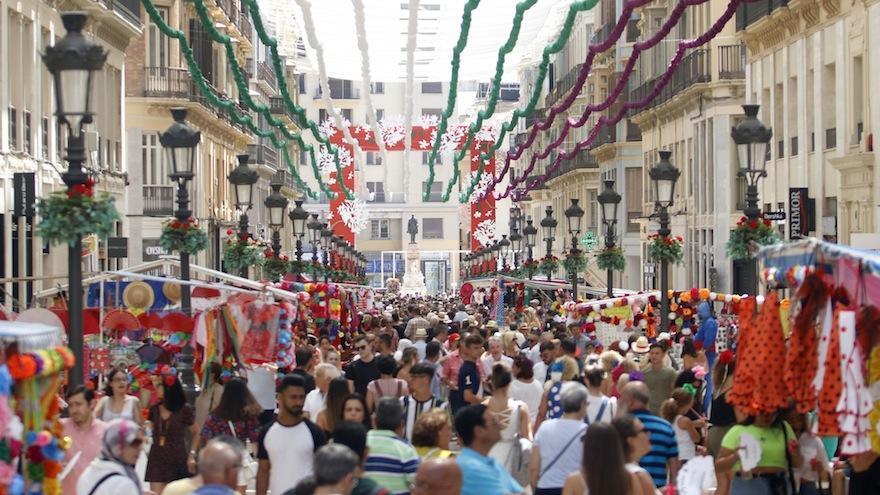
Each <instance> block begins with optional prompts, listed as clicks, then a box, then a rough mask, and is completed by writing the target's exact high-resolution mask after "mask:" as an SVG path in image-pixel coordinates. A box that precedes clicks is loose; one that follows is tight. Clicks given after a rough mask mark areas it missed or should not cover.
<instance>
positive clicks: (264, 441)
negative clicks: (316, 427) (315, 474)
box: [257, 421, 315, 493]
mask: <svg viewBox="0 0 880 495" xmlns="http://www.w3.org/2000/svg"><path fill="white" fill-rule="evenodd" d="M314 456H315V441H314V440H313V439H312V433H311V431H309V427H308V426H307V425H306V422H305V421H301V422H300V423H299V424H298V425H296V426H284V425H282V424H281V423H279V422H277V421H275V422H274V423H272V425H271V426H269V428H268V429H267V430H266V431H265V432H264V433H263V434H262V435H261V436H260V445H259V452H258V454H257V457H258V458H260V459H266V458H268V459H269V462H271V463H272V468H271V470H270V472H269V490H270V491H271V492H272V493H284V492H286V491H287V490H290V489H291V488H293V487H295V486H296V484H297V483H299V482H300V480H302V479H303V478H305V477H306V476H309V475H311V474H312V462H313V460H314Z"/></svg>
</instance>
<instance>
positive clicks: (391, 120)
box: [379, 116, 406, 147]
mask: <svg viewBox="0 0 880 495" xmlns="http://www.w3.org/2000/svg"><path fill="white" fill-rule="evenodd" d="M379 132H381V134H382V141H384V142H385V146H386V147H392V146H394V145H396V144H397V143H399V142H401V141H403V138H404V137H406V132H405V129H404V126H403V117H400V116H397V117H386V118H384V119H382V120H380V121H379Z"/></svg>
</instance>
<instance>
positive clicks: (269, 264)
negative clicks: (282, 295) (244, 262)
mask: <svg viewBox="0 0 880 495" xmlns="http://www.w3.org/2000/svg"><path fill="white" fill-rule="evenodd" d="M289 271H290V261H289V260H288V259H287V256H283V255H282V256H274V255H273V256H267V257H266V261H265V262H264V263H263V275H265V276H266V278H267V279H268V280H271V281H273V282H277V281H278V280H281V277H283V276H284V275H287V273H288V272H289Z"/></svg>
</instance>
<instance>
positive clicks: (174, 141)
mask: <svg viewBox="0 0 880 495" xmlns="http://www.w3.org/2000/svg"><path fill="white" fill-rule="evenodd" d="M171 116H172V117H173V118H174V123H172V124H171V125H170V126H169V127H168V129H165V132H163V133H162V134H159V143H160V144H161V145H162V147H163V148H165V151H166V152H167V153H168V155H167V156H168V161H169V162H171V174H169V176H170V177H171V180H172V181H174V182H176V183H177V210H176V211H175V212H174V217H175V218H176V219H177V220H179V221H180V222H181V223H183V222H187V221H189V218H190V217H191V216H192V210H191V209H190V208H189V191H188V190H187V188H186V185H187V182H189V181H191V180H192V178H193V177H194V176H195V174H194V173H193V168H194V166H195V159H196V147H197V146H198V145H199V141H201V139H202V133H201V132H200V131H197V130H195V129H193V128H192V127H190V126H189V125H188V124H187V123H186V108H182V107H175V108H172V109H171ZM189 255H190V253H188V252H186V251H180V279H181V280H184V281H189V279H190V276H189ZM180 307H181V310H182V311H183V312H184V313H186V314H190V313H191V312H192V302H191V299H190V287H189V285H188V284H182V287H181V288H180Z"/></svg>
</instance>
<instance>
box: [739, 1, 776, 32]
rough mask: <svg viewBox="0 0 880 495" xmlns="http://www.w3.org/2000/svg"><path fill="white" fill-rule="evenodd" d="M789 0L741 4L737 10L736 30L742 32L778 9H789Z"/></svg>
mask: <svg viewBox="0 0 880 495" xmlns="http://www.w3.org/2000/svg"><path fill="white" fill-rule="evenodd" d="M787 6H788V0H765V1H763V2H749V3H741V4H740V5H739V7H737V9H736V30H737V31H742V30H743V29H747V28H748V27H749V26H751V25H752V24H754V23H756V22H758V21H759V20H761V19H763V18H764V17H766V16H768V15H770V14H771V13H773V11H775V10H776V9H779V8H781V7H787Z"/></svg>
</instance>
